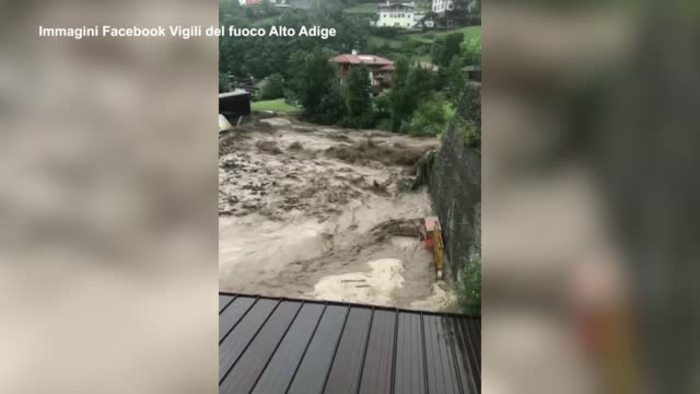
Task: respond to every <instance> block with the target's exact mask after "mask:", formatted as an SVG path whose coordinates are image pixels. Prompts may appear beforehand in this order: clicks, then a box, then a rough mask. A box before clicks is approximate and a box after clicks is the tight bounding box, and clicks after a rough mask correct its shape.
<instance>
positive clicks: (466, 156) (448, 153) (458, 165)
mask: <svg viewBox="0 0 700 394" xmlns="http://www.w3.org/2000/svg"><path fill="white" fill-rule="evenodd" d="M467 128H471V129H473V130H472V131H473V133H468V132H467V131H466V130H467ZM480 138H481V85H480V84H477V83H470V84H469V85H468V86H467V87H466V89H465V92H464V95H463V97H462V100H461V102H460V105H459V108H458V109H457V114H456V116H455V120H454V121H453V122H451V124H450V125H449V126H448V128H447V130H446V131H445V135H444V136H443V143H442V147H441V149H440V152H439V153H438V155H437V156H436V158H435V162H434V163H433V166H432V170H431V173H430V176H429V177H428V178H429V190H430V194H431V196H432V200H433V206H434V209H435V211H436V212H437V215H438V217H439V218H440V223H441V224H442V228H443V237H444V241H445V251H446V253H447V258H448V264H447V266H446V267H445V268H446V269H445V271H446V272H445V273H446V274H445V279H446V280H451V281H453V282H454V281H456V280H457V278H458V274H459V272H460V271H461V270H462V268H463V267H464V264H466V263H468V262H469V261H470V260H473V259H475V258H479V256H480V254H481V151H480V149H479V146H480V142H479V139H480Z"/></svg>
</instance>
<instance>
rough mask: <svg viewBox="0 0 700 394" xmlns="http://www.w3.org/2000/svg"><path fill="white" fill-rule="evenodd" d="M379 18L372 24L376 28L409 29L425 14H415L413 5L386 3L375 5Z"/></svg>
mask: <svg viewBox="0 0 700 394" xmlns="http://www.w3.org/2000/svg"><path fill="white" fill-rule="evenodd" d="M377 9H378V12H379V18H378V19H377V21H376V22H375V23H374V25H375V26H377V27H396V28H401V29H411V28H413V27H415V26H416V25H417V24H418V23H419V22H420V21H421V20H422V19H423V17H425V14H423V13H422V12H416V5H415V3H391V2H390V1H387V2H386V3H380V4H377Z"/></svg>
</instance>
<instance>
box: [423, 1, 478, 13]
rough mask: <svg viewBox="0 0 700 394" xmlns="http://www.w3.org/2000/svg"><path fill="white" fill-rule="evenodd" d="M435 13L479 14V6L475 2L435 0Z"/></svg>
mask: <svg viewBox="0 0 700 394" xmlns="http://www.w3.org/2000/svg"><path fill="white" fill-rule="evenodd" d="M432 10H433V12H434V13H436V14H444V13H446V12H447V13H450V12H470V13H471V12H477V11H478V4H477V2H476V1H475V0H433V8H432Z"/></svg>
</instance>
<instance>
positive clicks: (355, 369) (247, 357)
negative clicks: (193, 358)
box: [219, 293, 481, 394]
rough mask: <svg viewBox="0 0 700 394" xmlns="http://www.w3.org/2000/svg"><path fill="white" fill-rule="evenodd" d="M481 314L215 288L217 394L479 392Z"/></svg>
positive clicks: (418, 393) (422, 393)
mask: <svg viewBox="0 0 700 394" xmlns="http://www.w3.org/2000/svg"><path fill="white" fill-rule="evenodd" d="M480 386H481V320H480V319H477V318H471V317H467V316H463V315H458V314H448V313H436V312H417V311H409V310H401V309H396V308H387V307H379V306H371V305H359V304H348V303H341V302H322V301H311V300H291V299H280V298H269V297H258V296H248V295H239V294H229V293H221V294H219V392H220V393H236V394H239V393H260V394H276V393H302V394H314V393H331V394H336V393H401V394H403V393H406V394H413V393H415V394H427V393H439V394H448V393H479V392H480Z"/></svg>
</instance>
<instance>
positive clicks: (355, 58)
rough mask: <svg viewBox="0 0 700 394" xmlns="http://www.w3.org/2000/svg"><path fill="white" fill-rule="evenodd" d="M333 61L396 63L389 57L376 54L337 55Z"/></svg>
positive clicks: (343, 62)
mask: <svg viewBox="0 0 700 394" xmlns="http://www.w3.org/2000/svg"><path fill="white" fill-rule="evenodd" d="M331 61H332V62H334V63H341V64H346V63H347V64H366V65H368V66H389V65H393V64H394V62H392V61H391V60H389V59H385V58H383V57H380V56H374V55H351V54H345V55H339V56H336V57H334V58H332V59H331Z"/></svg>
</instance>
